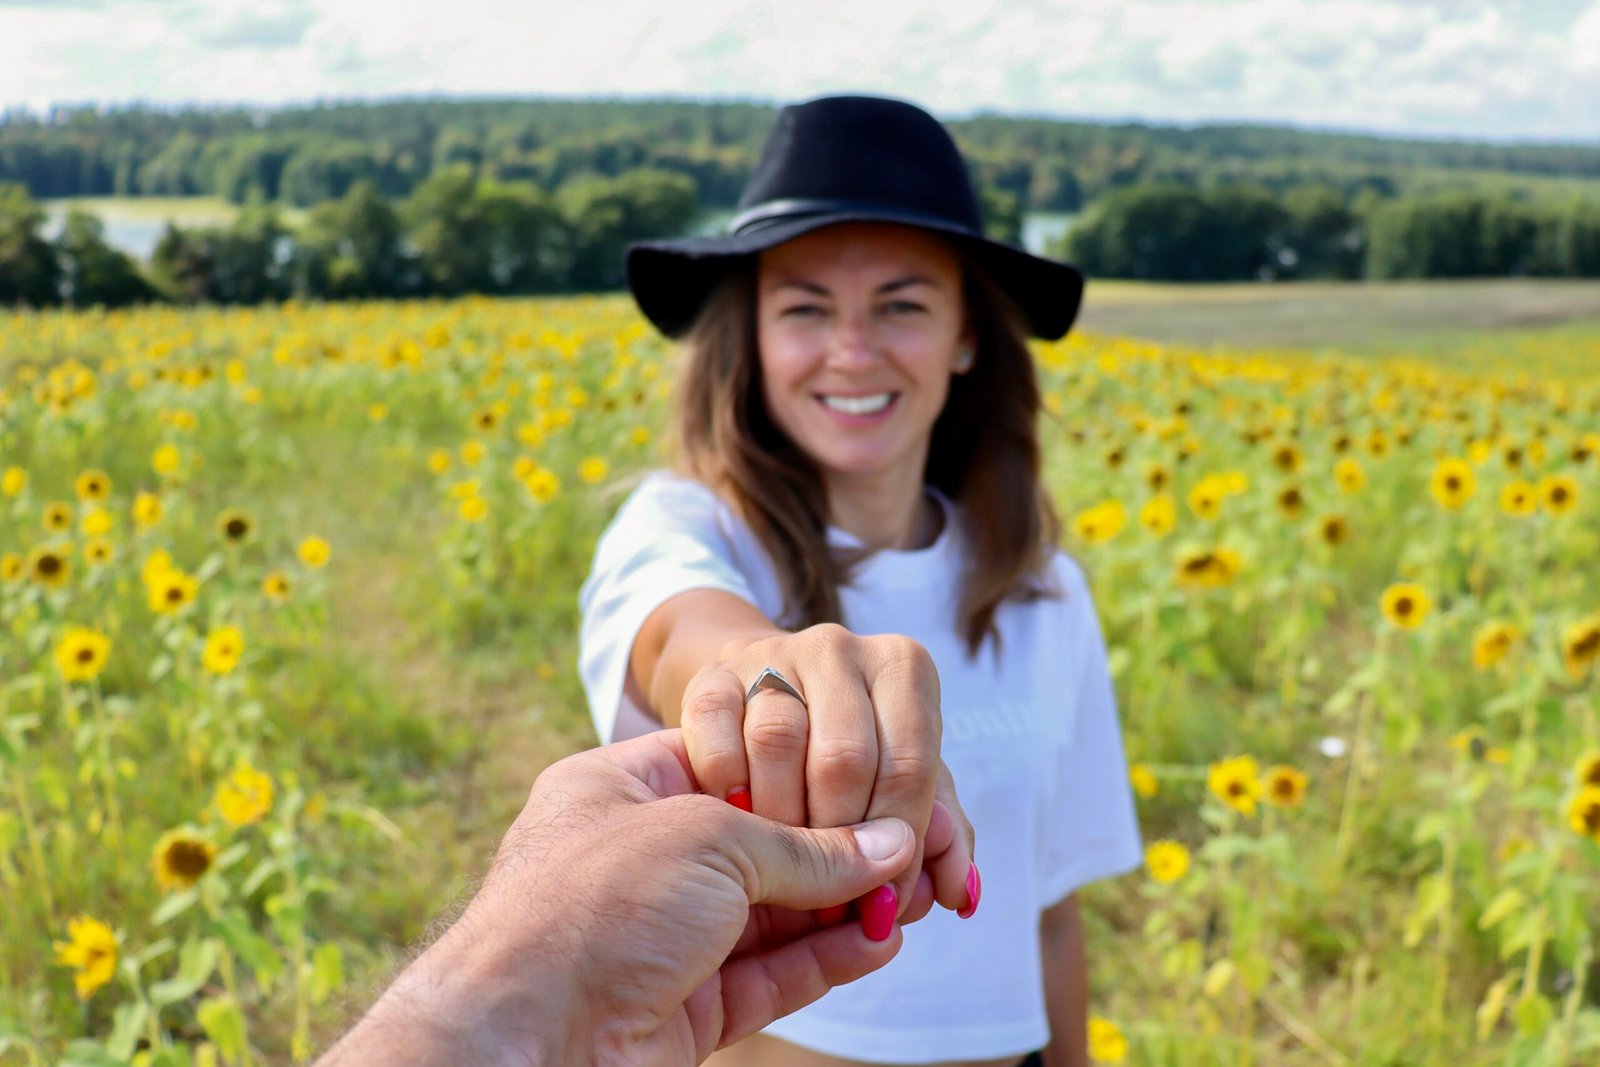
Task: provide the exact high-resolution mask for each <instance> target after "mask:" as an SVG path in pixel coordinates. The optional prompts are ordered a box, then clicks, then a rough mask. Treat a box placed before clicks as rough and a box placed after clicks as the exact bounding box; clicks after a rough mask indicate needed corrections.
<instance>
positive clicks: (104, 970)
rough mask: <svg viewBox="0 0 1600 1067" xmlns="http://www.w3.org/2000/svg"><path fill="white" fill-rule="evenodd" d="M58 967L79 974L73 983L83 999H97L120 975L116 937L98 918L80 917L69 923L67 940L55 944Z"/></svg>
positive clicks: (75, 976)
mask: <svg viewBox="0 0 1600 1067" xmlns="http://www.w3.org/2000/svg"><path fill="white" fill-rule="evenodd" d="M54 947H55V950H56V964H57V966H60V967H71V968H73V969H74V970H76V971H77V972H78V973H77V974H75V975H74V976H73V979H72V983H73V985H74V986H75V987H76V988H77V990H78V998H79V999H80V1000H88V999H89V998H90V997H92V996H94V993H95V990H97V989H99V988H100V987H101V986H103V985H105V984H106V983H107V982H109V981H111V979H112V978H114V977H115V976H116V973H117V935H116V933H115V932H114V931H113V930H112V929H111V927H109V926H107V925H106V924H105V923H103V922H101V921H100V920H99V919H91V918H90V917H89V916H87V915H79V916H78V917H77V918H74V919H70V920H68V922H67V940H66V941H57V942H55V943H54Z"/></svg>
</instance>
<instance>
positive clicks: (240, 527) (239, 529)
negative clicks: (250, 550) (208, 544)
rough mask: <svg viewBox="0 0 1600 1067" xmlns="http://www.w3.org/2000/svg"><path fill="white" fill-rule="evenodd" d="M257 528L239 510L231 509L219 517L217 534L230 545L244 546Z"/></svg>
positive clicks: (253, 522) (252, 521) (248, 517)
mask: <svg viewBox="0 0 1600 1067" xmlns="http://www.w3.org/2000/svg"><path fill="white" fill-rule="evenodd" d="M255 528H256V524H255V521H254V520H253V519H251V518H250V516H249V515H247V514H245V513H244V512H243V511H240V510H239V509H238V508H229V509H228V510H227V511H224V512H223V513H222V514H221V515H218V516H217V533H219V534H221V535H222V539H223V540H224V541H226V542H228V543H229V544H230V545H242V544H244V543H245V542H246V541H248V540H250V535H251V534H252V533H253V532H255Z"/></svg>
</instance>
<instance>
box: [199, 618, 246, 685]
mask: <svg viewBox="0 0 1600 1067" xmlns="http://www.w3.org/2000/svg"><path fill="white" fill-rule="evenodd" d="M242 655H244V635H242V634H241V633H239V628H238V627H237V626H219V627H217V628H216V629H215V630H212V631H211V632H210V633H209V634H207V635H206V645H205V648H204V649H203V650H202V651H201V653H200V664H201V666H203V667H205V669H206V670H208V671H210V672H211V673H212V674H229V673H231V672H232V671H233V669H234V668H235V667H237V666H238V665H239V657H240V656H242Z"/></svg>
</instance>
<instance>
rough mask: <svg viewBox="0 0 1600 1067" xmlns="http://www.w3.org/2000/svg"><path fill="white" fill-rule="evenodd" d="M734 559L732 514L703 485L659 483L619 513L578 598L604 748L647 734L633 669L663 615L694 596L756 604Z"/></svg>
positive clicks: (585, 668)
mask: <svg viewBox="0 0 1600 1067" xmlns="http://www.w3.org/2000/svg"><path fill="white" fill-rule="evenodd" d="M734 559H735V554H734V547H733V544H732V542H731V541H730V531H729V525H728V522H727V515H726V507H725V505H723V504H722V502H721V501H720V500H719V499H718V497H717V496H716V494H715V493H713V492H712V491H711V490H710V489H708V488H706V487H705V486H703V485H701V484H699V483H698V482H694V481H690V480H688V479H685V478H679V477H673V476H668V475H652V476H651V477H650V478H647V479H646V480H645V481H644V482H643V483H642V484H641V485H640V486H639V487H638V488H637V489H635V490H634V492H633V494H632V495H631V496H629V498H628V499H627V500H626V501H625V502H624V503H623V505H622V507H621V508H620V509H619V510H618V511H617V514H616V516H615V518H613V519H612V520H611V524H610V526H608V527H607V528H606V530H605V532H604V533H603V534H601V536H600V540H599V542H598V543H597V544H596V546H595V552H594V563H593V565H592V566H591V568H590V571H589V577H588V579H587V580H585V582H584V583H583V587H582V589H581V590H580V591H579V593H578V606H579V611H580V613H581V616H582V621H581V624H580V627H579V635H578V673H579V675H580V676H581V678H582V679H583V687H584V690H585V692H586V693H587V695H588V699H589V714H590V717H591V718H592V719H593V721H594V728H595V733H596V734H597V735H598V736H599V738H600V741H601V743H602V744H604V743H607V742H610V741H613V740H621V739H622V737H623V736H632V735H633V734H635V733H640V732H643V730H641V729H639V728H637V724H638V722H639V716H640V714H641V713H642V712H644V709H643V708H642V707H641V706H640V705H641V704H642V701H641V700H640V699H638V698H637V695H636V694H634V695H630V693H629V692H628V690H629V688H630V687H629V685H628V661H629V657H630V656H631V655H632V653H633V643H634V640H635V639H636V638H637V637H638V635H639V630H640V628H641V627H643V626H644V622H645V620H646V619H648V618H649V617H650V615H651V613H652V612H654V611H655V610H656V608H658V607H660V606H661V605H662V604H663V603H664V602H666V601H667V600H669V599H671V598H672V597H674V596H676V595H678V594H679V593H683V592H687V591H689V590H691V589H720V590H723V591H725V592H728V593H732V594H734V595H735V596H738V597H742V598H744V599H746V600H749V601H750V602H751V603H755V596H754V594H753V593H752V591H751V588H750V582H749V580H748V579H747V577H746V576H745V575H744V574H743V573H742V572H741V571H740V569H739V568H738V567H737V566H736V565H735V562H734ZM619 712H620V713H622V717H623V722H622V723H619V721H618V720H619ZM646 714H647V713H646Z"/></svg>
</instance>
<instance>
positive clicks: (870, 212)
mask: <svg viewBox="0 0 1600 1067" xmlns="http://www.w3.org/2000/svg"><path fill="white" fill-rule="evenodd" d="M840 222H893V223H902V224H904V225H907V226H916V227H919V228H921V229H924V230H931V231H932V232H934V233H937V234H941V235H943V236H945V237H948V238H949V239H950V240H951V242H952V243H953V244H955V245H956V246H957V247H958V248H959V249H960V250H961V252H963V253H964V254H965V256H966V257H967V259H968V260H969V261H970V262H972V263H974V264H975V265H976V266H977V267H978V268H979V269H980V270H982V271H983V272H984V273H985V274H986V275H988V277H989V279H990V280H991V281H992V282H994V284H995V285H996V286H998V287H999V288H1000V290H1001V291H1002V292H1004V293H1005V294H1006V295H1007V296H1008V297H1009V298H1010V299H1011V301H1012V302H1013V303H1014V304H1016V306H1017V308H1018V309H1019V310H1020V311H1021V312H1022V315H1023V318H1024V320H1025V325H1026V326H1027V328H1028V330H1029V332H1030V333H1032V334H1033V335H1034V336H1036V337H1042V338H1045V339H1047V340H1055V339H1056V338H1058V337H1061V336H1062V335H1063V334H1065V333H1066V332H1067V330H1068V329H1069V328H1070V327H1071V326H1072V320H1073V319H1074V318H1075V317H1076V316H1077V314H1078V305H1079V304H1080V303H1081V302H1082V299H1083V275H1082V273H1080V272H1079V271H1078V269H1077V268H1076V267H1074V266H1072V265H1070V264H1067V263H1059V262H1057V261H1055V260H1053V259H1045V258H1044V257H1042V256H1035V255H1031V254H1030V253H1028V252H1025V251H1023V250H1022V249H1020V248H1016V247H1013V246H1012V245H1008V244H1005V243H1003V242H1001V241H994V240H991V239H989V238H988V237H985V236H984V233H983V219H982V217H981V215H980V214H979V211H978V198H977V196H975V195H974V193H973V190H972V180H971V178H970V177H969V176H968V174H967V167H966V163H965V162H964V161H963V160H962V158H961V152H960V150H959V149H957V148H956V145H955V142H954V141H953V140H951V138H950V134H949V133H948V132H946V130H945V128H944V127H943V126H942V125H940V124H939V120H938V119H935V118H934V117H933V116H932V115H930V114H928V113H927V112H926V111H923V110H922V109H921V108H919V107H917V106H915V105H914V104H908V103H905V102H903V101H900V100H888V99H884V98H881V97H870V96H828V97H822V98H820V99H817V100H811V101H807V102H806V103H803V104H794V105H791V106H789V107H786V108H784V109H783V110H781V111H779V112H778V121H777V124H776V125H775V126H774V127H773V130H772V133H771V135H770V136H769V137H768V138H767V143H766V146H765V147H764V148H763V149H762V151H761V158H760V160H759V162H757V163H756V169H755V172H754V173H753V174H752V175H751V177H750V182H749V184H748V185H746V186H745V190H744V195H743V196H741V197H740V198H739V207H738V212H737V214H735V215H734V217H733V219H732V221H731V222H729V224H728V232H727V233H725V234H719V235H715V236H708V237H682V238H678V239H676V240H671V241H644V242H640V243H638V244H634V245H631V246H630V247H629V248H628V253H627V275H628V288H629V289H630V290H632V291H633V298H634V299H635V300H636V301H638V303H639V309H640V310H641V311H643V312H644V314H645V317H646V318H648V319H649V320H650V321H651V322H652V323H654V324H655V326H656V328H657V329H659V330H660V331H661V332H662V333H664V334H666V335H667V336H668V337H680V336H682V335H683V334H684V333H685V332H687V331H688V329H689V328H690V327H691V326H693V325H694V321H695V318H696V317H697V316H698V315H699V314H700V310H701V308H702V307H704V306H705V302H706V299H707V298H708V297H709V296H710V295H711V292H712V290H713V289H715V288H716V286H717V283H718V282H719V281H720V280H721V279H722V277H723V275H724V273H725V272H726V271H727V269H728V267H729V266H730V264H732V263H733V262H735V261H736V260H737V259H738V258H739V257H742V256H750V255H754V254H755V253H757V252H761V251H763V250H764V249H768V248H773V247H775V246H777V245H780V244H782V243H783V242H785V241H788V240H791V239H792V238H795V237H799V236H800V235H801V234H805V233H810V232H811V231H812V230H818V229H821V228H822V227H824V226H832V225H834V224H836V223H840Z"/></svg>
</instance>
